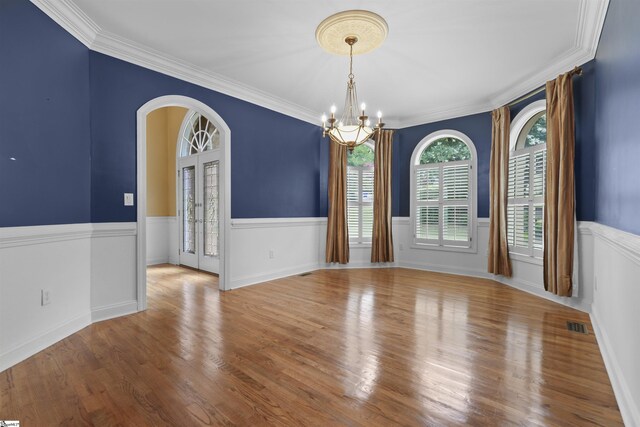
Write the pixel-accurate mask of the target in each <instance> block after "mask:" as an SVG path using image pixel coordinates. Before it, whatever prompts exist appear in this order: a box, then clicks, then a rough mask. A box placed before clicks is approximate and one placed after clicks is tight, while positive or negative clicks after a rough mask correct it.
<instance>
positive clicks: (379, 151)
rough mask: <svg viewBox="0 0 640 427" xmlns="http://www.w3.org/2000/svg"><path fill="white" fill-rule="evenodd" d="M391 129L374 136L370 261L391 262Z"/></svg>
mask: <svg viewBox="0 0 640 427" xmlns="http://www.w3.org/2000/svg"><path fill="white" fill-rule="evenodd" d="M392 151H393V131H392V130H381V131H380V133H379V134H378V136H377V137H376V146H375V150H374V153H375V160H374V163H373V193H374V195H373V236H372V238H371V262H393V233H392V231H391V228H392V226H391V156H392Z"/></svg>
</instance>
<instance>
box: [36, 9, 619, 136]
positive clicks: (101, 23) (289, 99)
mask: <svg viewBox="0 0 640 427" xmlns="http://www.w3.org/2000/svg"><path fill="white" fill-rule="evenodd" d="M32 1H34V3H35V4H37V5H38V6H39V7H40V8H41V9H43V10H44V11H45V12H46V13H48V14H49V15H50V16H51V17H52V18H54V19H55V20H56V21H58V22H59V23H60V24H61V25H62V26H63V27H65V28H66V29H67V30H69V31H70V32H71V33H72V34H74V35H76V36H77V37H78V38H79V39H80V40H81V41H83V42H84V43H85V44H86V45H87V46H89V47H90V48H92V49H94V50H97V51H101V52H103V53H107V54H110V55H113V56H116V57H120V58H122V59H125V60H128V61H131V62H134V63H137V64H140V65H143V66H146V67H149V68H152V69H156V70H158V71H161V72H165V73H167V74H171V75H174V76H176V77H180V78H183V79H185V80H189V81H193V82H194V83H198V84H201V85H203V86H207V87H210V88H212V89H216V90H219V91H222V92H225V93H228V94H230V95H233V96H237V97H239V98H242V99H246V100H248V101H251V102H255V103H257V104H260V105H264V106H266V107H268V108H272V109H274V110H278V111H281V112H284V113H285V114H289V115H293V116H295V117H299V118H301V119H304V120H307V121H312V122H317V121H318V120H319V117H320V115H321V114H322V112H326V111H327V110H328V108H329V106H330V105H331V104H332V103H335V104H336V105H337V106H338V110H339V111H340V110H341V108H342V104H343V102H344V94H345V87H346V75H347V73H348V70H347V68H348V58H347V57H342V56H334V55H331V54H329V53H326V52H325V51H324V50H322V48H320V46H318V44H317V42H316V40H315V29H316V27H317V25H318V24H319V23H320V22H321V21H322V20H323V19H324V18H326V17H327V16H329V15H331V14H334V13H336V12H340V11H343V10H348V9H366V10H370V11H372V12H375V13H378V14H379V15H381V16H382V17H383V18H385V20H386V21H387V23H388V25H389V35H388V37H387V40H386V41H385V42H384V43H383V44H382V46H381V47H380V48H378V49H377V50H375V51H373V52H371V53H368V54H365V55H361V56H356V57H355V58H354V74H355V76H356V81H357V84H358V93H359V96H360V101H366V102H367V105H369V106H370V107H371V111H372V112H373V110H374V109H375V110H377V109H381V110H382V111H383V113H384V114H385V116H386V121H387V123H389V124H391V125H394V126H397V127H403V126H409V125H414V124H419V123H426V122H430V121H435V120H440V119H444V118H450V117H455V116H460V115H465V114H471V113H476V112H480V111H487V110H489V109H491V108H494V107H496V106H498V105H501V104H503V103H506V102H508V101H510V100H512V99H513V98H515V97H517V96H520V95H522V94H524V93H525V92H527V91H529V90H531V89H533V88H535V87H537V86H539V85H541V84H542V83H544V81H546V80H548V79H550V78H553V77H555V76H556V75H557V74H559V73H561V72H564V71H567V70H569V69H571V68H573V66H575V65H580V64H582V63H584V62H586V61H588V60H590V59H592V58H593V57H594V55H595V49H596V46H597V41H598V38H599V34H600V31H601V28H602V24H603V21H604V15H605V12H606V7H607V5H608V0H430V1H425V0H396V1H389V0H386V1H382V0H369V1H367V2H364V1H355V0H321V1H319V0H218V1H212V0H110V1H105V0H32Z"/></svg>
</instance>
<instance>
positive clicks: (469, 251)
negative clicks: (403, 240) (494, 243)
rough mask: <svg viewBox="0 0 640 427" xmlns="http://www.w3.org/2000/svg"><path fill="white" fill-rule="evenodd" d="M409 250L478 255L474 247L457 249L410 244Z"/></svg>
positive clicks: (453, 247) (455, 247)
mask: <svg viewBox="0 0 640 427" xmlns="http://www.w3.org/2000/svg"><path fill="white" fill-rule="evenodd" d="M411 249H420V250H427V251H445V252H460V253H467V254H475V253H478V249H477V248H476V247H475V245H474V246H471V247H470V248H465V247H457V246H439V245H430V244H426V243H423V244H420V243H412V244H411Z"/></svg>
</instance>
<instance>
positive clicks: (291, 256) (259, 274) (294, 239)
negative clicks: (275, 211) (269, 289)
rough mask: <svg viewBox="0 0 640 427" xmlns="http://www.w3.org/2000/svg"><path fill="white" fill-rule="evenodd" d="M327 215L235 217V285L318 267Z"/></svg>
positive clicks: (232, 227) (284, 275)
mask: <svg viewBox="0 0 640 427" xmlns="http://www.w3.org/2000/svg"><path fill="white" fill-rule="evenodd" d="M324 223H326V219H325V218H261V219H232V220H231V233H232V242H233V243H232V248H231V288H232V289H235V288H239V287H242V286H247V285H252V284H255V283H260V282H264V281H267V280H273V279H276V278H280V277H286V276H291V275H294V274H299V273H303V272H306V271H311V270H317V269H318V247H319V246H320V243H321V242H320V241H319V234H320V233H319V231H318V230H319V228H320V227H321V226H322V224H324Z"/></svg>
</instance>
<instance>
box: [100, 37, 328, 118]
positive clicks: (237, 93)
mask: <svg viewBox="0 0 640 427" xmlns="http://www.w3.org/2000/svg"><path fill="white" fill-rule="evenodd" d="M90 48H91V50H93V51H95V52H99V53H103V54H105V55H108V56H111V57H114V58H118V59H121V60H123V61H126V62H129V63H132V64H135V65H139V66H141V67H144V68H147V69H150V70H153V71H157V72H159V73H162V74H166V75H168V76H171V77H175V78H178V79H180V80H183V81H186V82H189V83H193V84H196V85H198V86H202V87H205V88H207V89H211V90H215V91H216V92H220V93H223V94H225V95H229V96H232V97H234V98H237V99H241V100H243V101H247V102H250V103H252V104H256V105H259V106H261V107H265V108H268V109H270V110H273V111H277V112H279V113H282V114H285V115H287V116H290V117H294V118H296V119H300V120H303V121H306V122H309V123H316V124H317V123H319V119H318V117H319V115H318V114H315V113H314V112H312V111H311V110H309V109H307V108H305V107H303V106H301V105H297V104H294V103H292V102H289V101H286V100H284V99H282V98H278V97H276V96H273V95H271V94H268V93H267V92H264V91H262V90H260V89H257V88H255V87H252V86H248V85H243V84H242V83H239V82H237V81H234V80H231V79H227V78H225V77H223V76H221V75H219V74H215V73H212V72H210V71H207V70H204V69H202V68H199V67H196V66H194V65H190V64H187V63H185V62H184V61H181V60H178V59H176V58H173V57H171V56H168V55H166V54H164V53H162V52H159V51H156V50H154V49H151V48H148V47H146V46H142V45H140V44H137V43H135V42H132V41H130V40H127V39H125V38H122V37H120V36H118V35H115V34H112V33H110V32H107V31H100V32H99V33H98V34H97V36H96V38H95V40H94V42H93V44H92V45H91V47H90Z"/></svg>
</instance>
